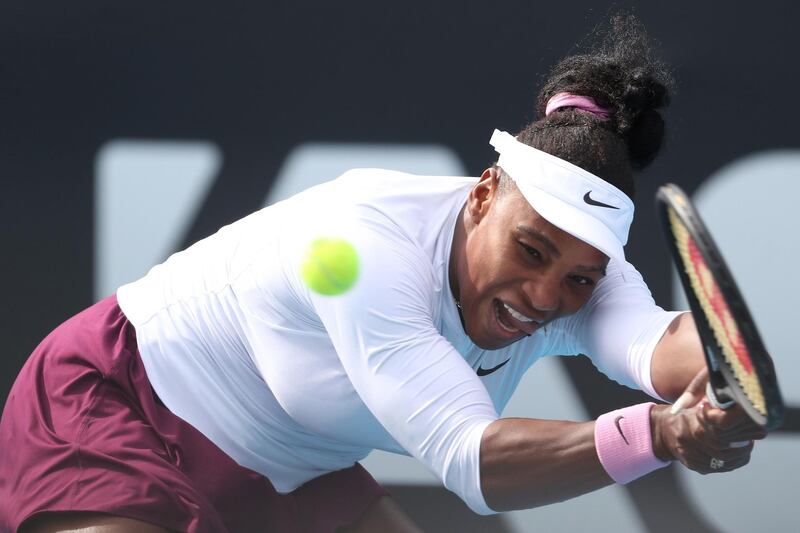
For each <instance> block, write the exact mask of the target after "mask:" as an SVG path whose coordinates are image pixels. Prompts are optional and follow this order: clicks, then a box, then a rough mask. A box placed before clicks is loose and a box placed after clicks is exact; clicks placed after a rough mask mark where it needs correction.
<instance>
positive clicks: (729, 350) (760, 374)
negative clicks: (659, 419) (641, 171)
mask: <svg viewBox="0 0 800 533" xmlns="http://www.w3.org/2000/svg"><path fill="white" fill-rule="evenodd" d="M656 206H657V209H658V212H659V217H660V219H661V226H662V227H663V228H664V233H665V235H666V238H667V241H668V243H669V248H670V251H671V252H672V257H673V259H674V260H675V263H676V265H677V267H678V273H679V274H680V277H681V281H682V283H683V289H684V291H685V292H686V298H687V299H688V300H689V306H690V308H691V310H692V314H693V315H694V320H695V323H696V324H697V330H698V332H699V333H700V341H701V342H702V344H703V348H704V352H705V356H706V363H707V365H708V377H709V381H708V387H707V390H706V394H707V396H708V398H709V400H711V402H712V403H714V404H715V405H717V406H718V407H722V408H723V409H724V408H727V407H730V406H731V405H733V404H734V403H737V404H739V405H741V406H742V407H743V408H744V410H745V412H747V414H748V415H750V417H751V418H752V419H753V421H754V422H756V423H757V424H759V425H760V426H762V427H764V428H766V429H767V430H772V429H776V428H778V427H779V426H780V425H781V423H782V421H783V400H782V398H781V393H780V390H779V389H778V382H777V379H776V377H775V368H774V366H773V364H772V359H771V358H770V356H769V354H768V353H767V351H766V349H765V348H764V344H763V342H761V337H760V336H759V334H758V331H757V330H756V326H755V323H754V322H753V319H752V318H751V316H750V312H749V311H748V309H747V306H746V305H745V302H744V300H743V299H742V295H741V294H740V293H739V289H738V288H737V287H736V283H735V282H734V281H733V277H732V276H731V274H730V271H729V270H728V267H727V266H726V265H725V261H724V260H723V259H722V255H721V254H720V253H719V250H718V249H717V247H716V245H715V244H714V241H713V240H712V239H711V235H710V234H709V232H708V230H707V229H706V227H705V225H704V224H703V221H702V220H701V219H700V216H699V215H698V213H697V211H696V210H695V208H694V206H693V205H692V203H691V201H690V200H689V198H688V197H687V196H686V194H684V192H683V191H682V190H681V189H680V188H679V187H678V186H676V185H674V184H671V183H670V184H667V185H665V186H663V187H661V188H660V189H659V191H658V194H657V195H656Z"/></svg>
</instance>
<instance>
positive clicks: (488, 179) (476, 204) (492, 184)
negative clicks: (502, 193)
mask: <svg viewBox="0 0 800 533" xmlns="http://www.w3.org/2000/svg"><path fill="white" fill-rule="evenodd" d="M499 185H500V171H499V170H498V169H497V168H495V167H490V168H487V169H486V170H484V171H483V174H481V177H480V180H478V183H476V184H475V186H474V187H473V188H472V190H471V191H470V192H469V196H468V197H467V214H468V215H469V218H470V219H471V220H472V221H473V222H474V223H475V224H478V223H479V222H480V221H481V220H482V219H483V217H485V216H486V214H487V213H488V212H489V210H490V209H491V207H492V205H493V204H494V201H495V200H496V199H497V193H498V186H499Z"/></svg>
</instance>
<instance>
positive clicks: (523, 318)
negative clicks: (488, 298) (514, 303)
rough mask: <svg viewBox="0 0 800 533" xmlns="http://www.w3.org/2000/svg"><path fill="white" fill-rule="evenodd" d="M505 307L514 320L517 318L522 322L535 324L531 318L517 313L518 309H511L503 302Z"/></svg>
mask: <svg viewBox="0 0 800 533" xmlns="http://www.w3.org/2000/svg"><path fill="white" fill-rule="evenodd" d="M503 307H505V308H506V309H507V310H508V312H509V313H511V316H513V317H514V318H516V319H517V320H519V321H520V322H533V319H532V318H529V317H527V316H525V315H523V314H522V313H520V312H519V311H517V310H516V309H514V308H513V307H511V306H510V305H508V304H507V303H505V302H503Z"/></svg>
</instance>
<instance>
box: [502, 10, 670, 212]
mask: <svg viewBox="0 0 800 533" xmlns="http://www.w3.org/2000/svg"><path fill="white" fill-rule="evenodd" d="M590 41H591V42H593V44H592V45H590V49H589V50H588V51H587V52H585V53H579V54H577V55H572V56H568V57H566V58H564V59H562V60H561V61H560V62H559V63H558V64H557V65H556V66H555V67H554V68H553V70H552V71H551V73H550V74H549V75H548V77H547V80H546V82H545V84H544V87H543V88H542V90H541V92H540V93H539V96H538V98H537V111H538V114H539V119H538V120H536V121H534V122H532V123H530V124H528V125H527V126H526V127H525V128H524V129H523V130H522V131H521V132H519V133H518V134H517V140H519V141H520V142H523V143H525V144H527V145H529V146H533V147H534V148H537V149H539V150H542V151H544V152H547V153H549V154H552V155H554V156H556V157H559V158H561V159H564V160H566V161H569V162H570V163H572V164H574V165H577V166H579V167H581V168H583V169H585V170H587V171H589V172H591V173H592V174H595V175H596V176H599V177H600V178H602V179H604V180H605V181H607V182H609V183H611V184H612V185H614V186H616V187H617V188H618V189H620V190H622V191H623V192H625V194H627V195H628V196H630V197H631V198H633V196H634V193H635V187H634V182H633V172H634V170H640V169H642V168H644V167H646V166H647V165H649V164H650V163H651V162H652V161H653V159H654V158H655V156H656V154H658V151H659V149H660V147H661V143H662V140H663V137H664V120H663V119H662V117H661V114H660V113H659V112H658V109H660V108H662V107H665V106H667V105H668V104H669V90H670V88H671V86H672V77H671V75H670V72H669V70H668V69H667V67H666V65H665V64H664V63H663V62H661V61H660V60H658V59H656V58H655V57H654V55H653V53H652V46H651V43H650V39H649V38H648V36H647V33H646V31H645V29H644V27H643V26H642V24H641V23H640V22H639V21H638V20H637V19H636V18H635V17H634V16H633V15H631V14H618V15H615V16H613V17H612V18H611V20H610V22H609V24H607V25H606V26H605V27H601V28H598V29H597V30H596V31H595V32H594V33H593V34H592V35H591V36H590ZM562 92H569V93H572V94H577V95H583V96H589V97H591V98H593V99H594V100H595V102H597V104H598V105H600V106H602V107H607V108H609V109H611V111H612V113H613V116H612V117H611V119H609V120H605V119H603V118H601V117H599V116H597V115H595V114H593V113H589V112H586V111H580V110H578V109H575V108H573V107H562V108H559V109H557V110H556V111H554V112H552V113H551V114H550V115H548V116H545V108H546V106H547V102H548V100H550V98H552V97H553V96H554V95H555V94H558V93H562Z"/></svg>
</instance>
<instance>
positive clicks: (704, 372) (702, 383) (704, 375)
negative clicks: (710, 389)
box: [670, 367, 708, 415]
mask: <svg viewBox="0 0 800 533" xmlns="http://www.w3.org/2000/svg"><path fill="white" fill-rule="evenodd" d="M707 382H708V368H706V367H703V368H702V369H701V370H700V372H698V373H697V374H696V375H695V377H694V378H693V379H692V381H691V383H689V386H688V387H686V390H685V391H684V392H683V394H681V395H680V397H679V398H678V399H677V400H676V401H675V403H674V404H672V409H670V413H672V414H673V415H674V414H677V413H679V412H681V411H682V410H683V409H688V408H689V407H692V406H694V405H696V404H697V403H698V402H699V401H700V400H702V399H703V398H704V397H705V390H706V383H707Z"/></svg>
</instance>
